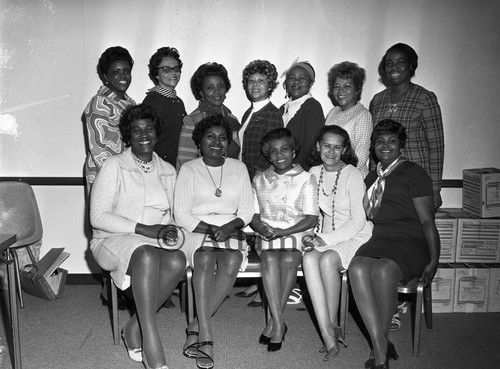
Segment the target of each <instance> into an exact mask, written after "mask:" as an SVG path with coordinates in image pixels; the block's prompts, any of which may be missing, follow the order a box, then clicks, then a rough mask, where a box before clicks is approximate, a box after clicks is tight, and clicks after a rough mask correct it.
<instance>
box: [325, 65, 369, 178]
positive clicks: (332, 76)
mask: <svg viewBox="0 0 500 369" xmlns="http://www.w3.org/2000/svg"><path fill="white" fill-rule="evenodd" d="M365 80H366V73H365V70H364V69H363V68H361V67H360V66H359V65H357V64H356V63H351V62H348V61H345V62H342V63H339V64H335V65H334V66H333V67H332V69H330V71H329V72H328V97H330V100H331V101H332V103H333V105H334V107H333V108H332V110H330V112H329V113H328V115H327V116H326V122H325V125H327V126H330V125H337V126H340V127H342V128H344V129H345V130H346V131H347V133H348V134H349V138H350V140H351V144H352V148H353V150H354V153H355V154H356V156H357V157H358V164H357V167H358V169H359V170H360V171H361V174H362V175H363V178H364V177H366V175H367V174H368V159H369V157H370V135H371V133H372V130H373V125H372V115H371V114H370V112H369V111H368V109H366V108H365V107H364V106H363V104H361V103H360V102H359V100H360V99H361V92H362V91H363V84H364V83H365Z"/></svg>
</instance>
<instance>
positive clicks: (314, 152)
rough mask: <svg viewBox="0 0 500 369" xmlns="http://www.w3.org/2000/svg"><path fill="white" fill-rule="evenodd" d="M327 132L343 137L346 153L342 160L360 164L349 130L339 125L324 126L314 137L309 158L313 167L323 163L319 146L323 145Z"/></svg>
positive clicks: (354, 164)
mask: <svg viewBox="0 0 500 369" xmlns="http://www.w3.org/2000/svg"><path fill="white" fill-rule="evenodd" d="M327 133H333V134H335V135H338V136H340V137H342V142H343V144H344V147H345V150H344V153H343V154H342V155H341V157H340V160H342V161H343V162H344V163H346V164H351V165H353V166H356V165H358V157H357V156H356V154H355V152H354V150H353V148H352V144H351V139H350V138H349V134H348V133H347V131H346V130H345V129H344V128H342V127H339V126H337V125H332V126H323V127H322V128H321V129H320V130H319V131H318V133H317V134H316V136H315V137H314V140H313V146H312V149H311V152H310V153H309V158H308V161H309V165H310V166H311V167H313V166H315V165H320V164H322V163H323V162H322V161H321V155H320V152H319V150H318V146H319V145H321V142H322V141H323V139H324V136H325V134H327Z"/></svg>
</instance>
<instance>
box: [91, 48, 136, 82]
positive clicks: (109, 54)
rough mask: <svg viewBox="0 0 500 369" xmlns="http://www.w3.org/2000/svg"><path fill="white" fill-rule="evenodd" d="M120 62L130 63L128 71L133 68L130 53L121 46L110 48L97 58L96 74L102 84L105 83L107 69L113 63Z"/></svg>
mask: <svg viewBox="0 0 500 369" xmlns="http://www.w3.org/2000/svg"><path fill="white" fill-rule="evenodd" d="M118 60H122V61H126V62H128V63H130V69H131V70H132V67H133V66H134V60H133V59H132V57H131V56H130V53H129V52H128V50H127V49H125V48H123V47H121V46H112V47H109V48H107V49H106V50H105V51H104V52H103V53H102V54H101V57H100V58H99V61H98V62H97V74H98V75H99V78H100V79H101V81H102V83H106V74H107V73H108V69H109V67H110V66H111V64H113V63H114V62H116V61H118Z"/></svg>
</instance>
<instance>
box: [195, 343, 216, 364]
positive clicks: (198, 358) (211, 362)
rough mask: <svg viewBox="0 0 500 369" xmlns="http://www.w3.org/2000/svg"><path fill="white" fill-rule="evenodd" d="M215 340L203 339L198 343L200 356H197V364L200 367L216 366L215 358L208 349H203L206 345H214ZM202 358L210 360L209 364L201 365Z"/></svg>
mask: <svg viewBox="0 0 500 369" xmlns="http://www.w3.org/2000/svg"><path fill="white" fill-rule="evenodd" d="M213 345H214V341H203V342H200V343H199V344H198V356H197V358H196V366H197V367H198V368H200V369H212V368H213V367H214V359H213V357H212V356H210V355H209V354H208V353H207V352H206V351H204V350H202V348H203V347H204V346H213ZM200 359H206V360H208V365H201V362H200Z"/></svg>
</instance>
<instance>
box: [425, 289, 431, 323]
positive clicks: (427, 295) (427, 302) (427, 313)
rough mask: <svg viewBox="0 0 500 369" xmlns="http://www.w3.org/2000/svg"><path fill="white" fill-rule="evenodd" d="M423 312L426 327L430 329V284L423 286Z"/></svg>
mask: <svg viewBox="0 0 500 369" xmlns="http://www.w3.org/2000/svg"><path fill="white" fill-rule="evenodd" d="M424 313H425V324H426V326H427V329H432V289H431V286H430V285H429V286H427V287H424Z"/></svg>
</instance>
